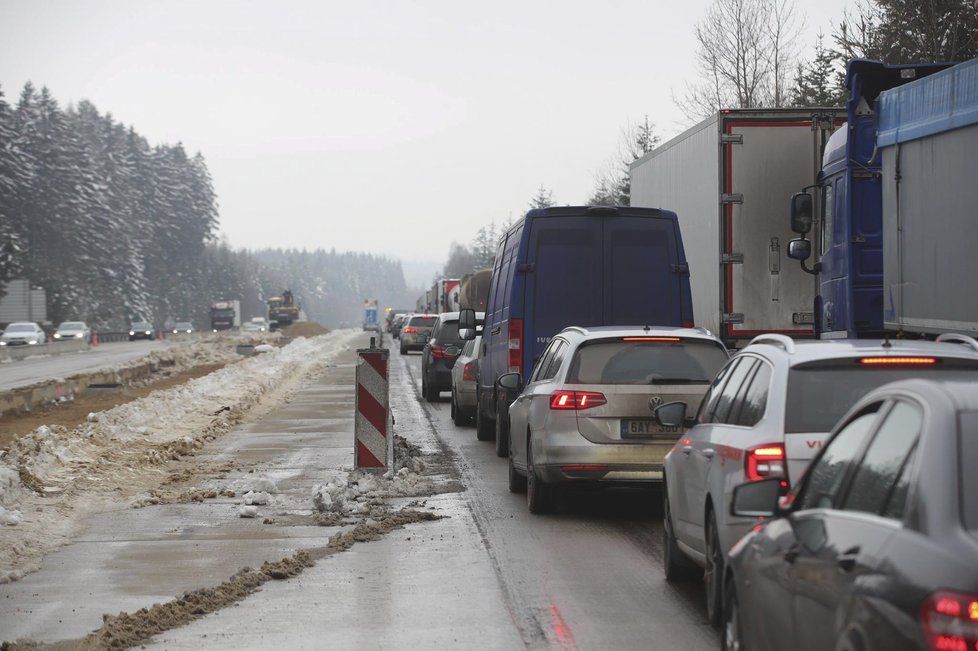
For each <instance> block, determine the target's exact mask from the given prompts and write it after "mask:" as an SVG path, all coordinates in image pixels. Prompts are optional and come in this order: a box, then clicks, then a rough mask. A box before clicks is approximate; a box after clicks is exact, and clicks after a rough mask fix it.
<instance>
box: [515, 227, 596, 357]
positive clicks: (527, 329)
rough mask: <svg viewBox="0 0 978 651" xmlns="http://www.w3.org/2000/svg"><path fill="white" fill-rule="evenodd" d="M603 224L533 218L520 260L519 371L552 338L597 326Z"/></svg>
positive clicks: (518, 271)
mask: <svg viewBox="0 0 978 651" xmlns="http://www.w3.org/2000/svg"><path fill="white" fill-rule="evenodd" d="M602 222H603V218H601V217H595V216H584V215H581V216H566V217H560V218H549V217H544V218H540V219H534V220H533V222H532V226H531V229H530V239H529V242H528V246H529V248H528V251H527V253H526V256H525V258H524V259H525V260H527V262H528V263H529V264H527V265H524V266H523V268H522V269H517V270H516V272H517V273H525V274H526V275H525V278H526V290H525V291H526V293H525V301H526V302H525V305H524V321H523V342H524V348H523V350H524V357H523V361H524V372H527V373H528V372H529V371H530V369H531V368H532V367H533V364H534V363H536V360H537V359H539V357H540V355H541V354H543V350H544V348H546V347H547V344H548V343H549V342H550V340H551V339H552V338H553V336H554V335H555V334H557V333H558V332H560V331H561V330H563V329H564V328H566V327H567V326H570V325H577V326H592V325H600V324H601V323H602V293H603V292H602V268H603V264H602V259H601V257H602V256H601V254H602V243H601V242H602V232H601V229H602Z"/></svg>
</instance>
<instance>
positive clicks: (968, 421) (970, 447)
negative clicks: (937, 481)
mask: <svg viewBox="0 0 978 651" xmlns="http://www.w3.org/2000/svg"><path fill="white" fill-rule="evenodd" d="M960 419H961V420H960V422H961V433H960V434H959V436H960V437H961V438H960V439H959V441H960V446H961V459H960V462H959V463H958V472H959V473H960V475H961V497H960V500H961V519H962V521H963V522H964V527H965V529H967V530H968V531H970V532H971V533H972V534H974V535H976V536H978V499H975V496H976V495H978V472H975V468H978V411H969V412H965V413H963V414H961V416H960Z"/></svg>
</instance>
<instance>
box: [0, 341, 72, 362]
mask: <svg viewBox="0 0 978 651" xmlns="http://www.w3.org/2000/svg"><path fill="white" fill-rule="evenodd" d="M83 350H88V344H87V343H85V342H84V341H53V342H49V343H45V344H38V345H34V346H3V347H2V348H0V362H8V361H11V360H15V359H24V358H26V357H37V356H38V355H61V354H62V353H77V352H80V351H83Z"/></svg>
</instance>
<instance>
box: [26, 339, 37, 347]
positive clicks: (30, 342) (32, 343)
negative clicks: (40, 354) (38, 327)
mask: <svg viewBox="0 0 978 651" xmlns="http://www.w3.org/2000/svg"><path fill="white" fill-rule="evenodd" d="M36 343H37V339H31V340H30V341H28V342H27V344H28V345H30V346H33V345H34V344H36Z"/></svg>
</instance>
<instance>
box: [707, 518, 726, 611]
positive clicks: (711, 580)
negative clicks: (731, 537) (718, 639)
mask: <svg viewBox="0 0 978 651" xmlns="http://www.w3.org/2000/svg"><path fill="white" fill-rule="evenodd" d="M703 580H704V582H705V583H706V617H707V619H709V620H710V624H711V625H713V626H719V625H720V620H721V617H722V616H723V548H721V547H720V538H719V536H718V534H717V519H716V516H715V515H714V514H713V511H710V513H708V514H707V518H706V569H705V570H704V571H703Z"/></svg>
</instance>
